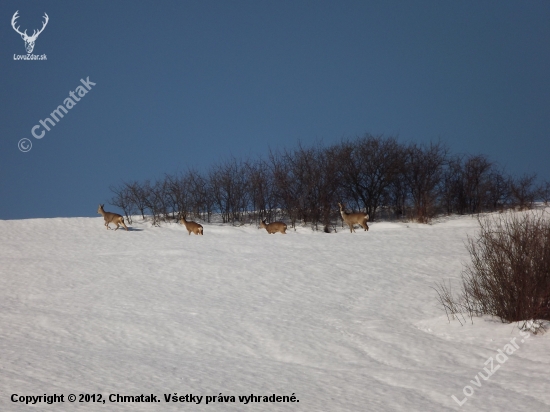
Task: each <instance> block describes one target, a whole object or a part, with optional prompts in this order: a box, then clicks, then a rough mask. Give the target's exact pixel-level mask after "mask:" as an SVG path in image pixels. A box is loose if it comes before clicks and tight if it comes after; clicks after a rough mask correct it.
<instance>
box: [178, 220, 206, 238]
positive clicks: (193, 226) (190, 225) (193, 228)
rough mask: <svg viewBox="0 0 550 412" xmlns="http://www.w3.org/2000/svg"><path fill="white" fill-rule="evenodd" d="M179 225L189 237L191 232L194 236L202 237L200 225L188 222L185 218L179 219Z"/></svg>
mask: <svg viewBox="0 0 550 412" xmlns="http://www.w3.org/2000/svg"><path fill="white" fill-rule="evenodd" d="M181 223H182V224H183V225H185V228H186V229H187V231H188V232H189V236H191V232H193V233H194V234H195V235H202V234H203V233H202V225H200V224H198V223H196V222H188V221H187V220H185V218H184V217H183V216H182V217H181Z"/></svg>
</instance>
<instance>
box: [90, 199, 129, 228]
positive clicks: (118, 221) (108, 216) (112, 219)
mask: <svg viewBox="0 0 550 412" xmlns="http://www.w3.org/2000/svg"><path fill="white" fill-rule="evenodd" d="M103 206H104V205H99V207H98V208H97V213H99V214H100V215H102V216H103V219H105V227H106V228H107V229H110V227H109V223H114V224H115V225H116V229H115V230H117V229H118V227H119V225H122V226H124V229H126V230H128V227H127V226H126V225H125V224H124V218H123V217H122V216H121V215H119V214H118V213H111V212H106V211H105V210H104V209H103Z"/></svg>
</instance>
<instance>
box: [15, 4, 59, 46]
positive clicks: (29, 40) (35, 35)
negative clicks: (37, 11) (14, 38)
mask: <svg viewBox="0 0 550 412" xmlns="http://www.w3.org/2000/svg"><path fill="white" fill-rule="evenodd" d="M18 13H19V10H17V11H16V12H15V14H14V15H13V17H12V18H11V26H12V27H13V29H14V30H15V31H16V32H17V33H19V34H20V35H21V38H22V39H23V40H25V48H26V49H27V53H29V54H31V53H32V51H33V50H34V43H35V42H36V39H37V38H38V35H39V34H40V33H42V32H43V31H44V29H45V28H46V25H47V24H48V20H50V18H49V17H48V15H47V14H46V13H44V19H45V21H44V23H42V28H41V29H40V30H38V31H36V30H34V31H33V33H32V36H29V35H27V30H25V31H24V32H23V33H21V32H20V31H19V26H17V27H15V23H16V20H17V19H18V18H19V16H18Z"/></svg>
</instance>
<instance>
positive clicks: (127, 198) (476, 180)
mask: <svg viewBox="0 0 550 412" xmlns="http://www.w3.org/2000/svg"><path fill="white" fill-rule="evenodd" d="M111 190H112V192H113V194H114V196H113V198H112V199H111V202H110V203H111V204H112V205H114V206H117V207H119V208H121V209H122V210H123V211H124V213H125V215H126V216H127V218H128V219H129V220H131V217H132V216H133V215H141V216H142V218H145V216H152V219H153V223H154V224H159V223H160V222H161V221H164V220H167V219H179V218H180V217H181V216H187V215H192V216H194V217H195V218H200V219H203V220H205V221H208V222H210V219H211V217H212V215H213V214H219V216H221V220H222V221H223V222H224V223H228V222H231V223H234V224H235V223H239V224H242V223H252V222H256V223H258V222H259V221H260V220H262V219H267V220H268V221H272V220H276V219H285V220H287V221H289V222H290V223H291V225H292V226H295V225H296V224H297V223H300V224H303V223H308V224H311V225H313V226H314V227H316V228H317V227H318V226H319V225H322V226H323V227H324V228H325V230H328V228H330V226H331V225H334V224H336V222H337V220H338V219H337V218H338V216H339V214H338V206H337V204H338V202H344V203H345V204H346V205H347V206H348V208H351V209H354V210H362V211H365V212H366V213H368V214H369V215H370V220H371V221H373V220H376V219H378V218H384V219H414V220H417V221H420V222H427V221H429V220H430V219H431V218H432V217H434V216H436V215H438V214H452V213H457V214H474V213H480V212H485V211H495V210H503V209H506V208H511V207H520V208H530V207H532V205H533V203H534V202H535V200H537V199H541V200H544V201H548V200H549V198H550V184H548V183H544V184H542V185H537V181H536V176H535V175H524V176H521V177H519V178H515V177H512V176H510V175H508V174H506V173H505V172H504V170H503V169H502V168H500V167H499V166H498V165H497V164H495V163H494V162H491V161H490V160H489V159H488V158H487V157H486V156H483V155H452V154H451V153H450V151H449V150H448V149H447V147H446V146H445V145H444V144H443V143H441V142H437V143H431V144H429V145H419V144H416V143H407V144H405V143H400V142H398V141H397V139H395V138H393V137H389V138H384V137H374V136H370V135H367V136H364V137H360V138H356V139H354V140H344V141H342V142H340V143H338V144H335V145H332V146H328V147H324V146H321V145H316V146H311V147H304V146H303V145H298V147H297V148H295V149H291V150H286V149H284V150H280V151H274V152H270V153H269V156H268V157H267V159H262V158H256V159H248V160H237V159H235V158H231V159H229V160H225V161H222V162H220V163H217V164H215V165H213V166H211V167H210V168H209V169H208V170H207V171H206V172H199V171H197V170H195V169H188V170H187V171H185V172H182V173H179V174H177V175H165V176H164V178H162V179H159V180H156V181H155V182H151V181H145V182H135V181H134V182H123V183H122V184H120V185H118V186H113V187H111Z"/></svg>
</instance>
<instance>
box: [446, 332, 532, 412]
mask: <svg viewBox="0 0 550 412" xmlns="http://www.w3.org/2000/svg"><path fill="white" fill-rule="evenodd" d="M519 334H520V335H521V336H522V338H523V339H521V343H524V342H525V341H526V340H527V339H529V336H530V334H529V332H523V331H520V332H519ZM516 339H517V338H513V339H511V340H510V343H507V344H506V345H504V347H503V348H502V349H497V354H496V356H495V359H496V361H497V362H498V364H495V362H494V360H493V357H492V356H490V357H489V359H487V360H486V361H485V362H484V363H483V364H484V365H486V366H485V367H484V368H483V371H479V372H478V373H477V374H476V375H475V376H474V379H472V380H470V383H471V384H472V385H471V386H470V385H466V386H465V387H464V388H462V393H463V394H464V395H465V396H464V398H462V399H458V398H457V397H456V396H455V395H451V398H453V400H454V401H455V402H456V403H458V405H459V406H462V405H464V404H465V403H466V402H467V401H468V398H469V397H470V396H472V395H473V394H474V393H475V391H476V389H477V388H481V387H482V386H483V385H482V384H483V381H486V380H488V379H489V378H490V377H491V376H493V374H494V373H495V372H496V371H497V370H499V369H500V366H501V365H502V364H504V363H505V362H506V361H507V360H508V356H509V355H512V354H513V353H514V352H515V351H517V350H518V349H519V348H520V346H519V345H518V344H517V343H516ZM487 367H489V369H487ZM483 372H485V374H483ZM480 377H481V378H482V379H483V381H482V380H480V379H479V378H480Z"/></svg>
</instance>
